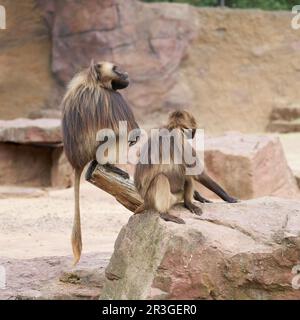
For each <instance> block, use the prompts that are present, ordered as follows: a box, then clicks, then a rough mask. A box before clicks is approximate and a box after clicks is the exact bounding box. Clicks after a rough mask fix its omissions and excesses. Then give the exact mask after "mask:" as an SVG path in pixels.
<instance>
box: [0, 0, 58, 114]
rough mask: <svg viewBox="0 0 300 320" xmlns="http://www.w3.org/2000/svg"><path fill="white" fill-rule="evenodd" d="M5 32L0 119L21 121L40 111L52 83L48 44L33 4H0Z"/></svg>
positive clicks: (0, 52) (29, 0) (8, 0)
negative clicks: (20, 119)
mask: <svg viewBox="0 0 300 320" xmlns="http://www.w3.org/2000/svg"><path fill="white" fill-rule="evenodd" d="M1 5H3V6H4V7H5V9H6V29H5V30H1V32H0V43H1V46H0V65H1V72H0V87H1V90H0V101H1V103H0V118H2V119H13V118H16V117H25V116H27V114H28V113H29V112H31V111H34V110H39V109H41V108H42V107H43V106H44V105H45V103H46V100H47V98H48V97H49V96H50V95H51V93H52V89H53V87H55V81H54V79H53V76H52V74H51V68H50V63H49V62H50V59H51V46H52V45H51V40H50V36H49V31H48V30H47V27H46V25H45V23H44V22H43V18H42V14H41V10H40V9H39V7H38V6H37V4H36V0H22V1H19V0H2V1H1Z"/></svg>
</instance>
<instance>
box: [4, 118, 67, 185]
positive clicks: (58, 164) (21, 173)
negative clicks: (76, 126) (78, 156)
mask: <svg viewBox="0 0 300 320" xmlns="http://www.w3.org/2000/svg"><path fill="white" fill-rule="evenodd" d="M0 151H1V153H0V183H2V184H5V185H17V186H31V187H51V186H52V187H56V188H66V187H70V186H71V185H72V184H73V170H72V168H71V165H70V164H69V162H68V160H67V158H66V157H65V154H64V152H63V147H62V136H61V124H60V119H35V120H30V119H15V120H6V121H5V120H0ZM28 168H30V170H28Z"/></svg>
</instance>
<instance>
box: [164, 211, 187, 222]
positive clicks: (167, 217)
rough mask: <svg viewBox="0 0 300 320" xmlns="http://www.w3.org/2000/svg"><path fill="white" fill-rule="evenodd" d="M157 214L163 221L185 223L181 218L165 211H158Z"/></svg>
mask: <svg viewBox="0 0 300 320" xmlns="http://www.w3.org/2000/svg"><path fill="white" fill-rule="evenodd" d="M159 215H160V217H161V218H162V219H163V220H165V221H172V222H175V223H179V224H185V222H184V220H183V219H181V218H178V217H176V216H173V215H171V214H169V213H166V212H165V213H160V214H159Z"/></svg>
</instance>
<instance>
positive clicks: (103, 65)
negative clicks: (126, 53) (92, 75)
mask: <svg viewBox="0 0 300 320" xmlns="http://www.w3.org/2000/svg"><path fill="white" fill-rule="evenodd" d="M95 69H96V72H97V78H98V81H100V82H101V84H102V85H103V86H105V87H107V88H110V89H113V90H119V89H124V88H126V87H127V86H128V85H129V78H128V73H127V72H125V71H123V70H122V69H121V68H120V67H119V66H117V65H115V64H113V63H110V62H101V61H100V62H98V63H96V64H95Z"/></svg>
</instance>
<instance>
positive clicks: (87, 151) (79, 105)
mask: <svg viewBox="0 0 300 320" xmlns="http://www.w3.org/2000/svg"><path fill="white" fill-rule="evenodd" d="M128 84H129V78H128V74H127V73H126V72H123V71H121V70H120V68H119V67H118V66H116V65H114V64H112V63H109V62H98V63H94V62H93V61H92V62H91V65H90V67H89V68H87V69H85V70H83V71H81V72H79V73H78V74H76V75H75V76H74V78H73V79H72V80H71V82H70V84H69V86H68V88H67V92H66V94H65V96H64V98H63V101H62V110H63V116H62V132H63V143H64V150H65V153H66V156H67V158H68V160H69V161H70V163H71V165H72V167H73V168H74V169H75V182H74V190H75V192H74V193H75V213H74V222H73V230H72V248H73V254H74V264H76V263H77V262H78V261H79V259H80V255H81V250H82V239H81V224H80V207H79V194H80V190H79V185H80V176H81V173H82V171H83V168H84V167H85V166H86V164H87V163H89V162H90V161H92V160H95V159H96V151H97V148H98V146H99V142H97V141H96V140H97V139H96V136H97V132H98V131H99V130H101V129H105V128H108V129H112V130H113V131H114V132H115V134H116V136H117V137H118V133H119V121H127V129H128V131H130V130H132V129H136V128H138V125H137V123H136V121H135V118H134V115H133V113H132V111H131V109H130V107H129V106H128V105H127V103H126V101H125V100H124V99H123V97H122V95H121V94H120V93H119V92H118V91H117V90H118V89H123V88H126V87H127V86H128ZM117 143H118V139H117ZM117 147H118V145H117ZM98 160H99V159H98ZM110 169H111V170H114V171H117V172H118V173H120V174H123V175H124V176H125V177H127V176H128V175H127V174H126V172H123V171H122V170H120V169H118V168H116V167H114V166H112V164H110Z"/></svg>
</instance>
